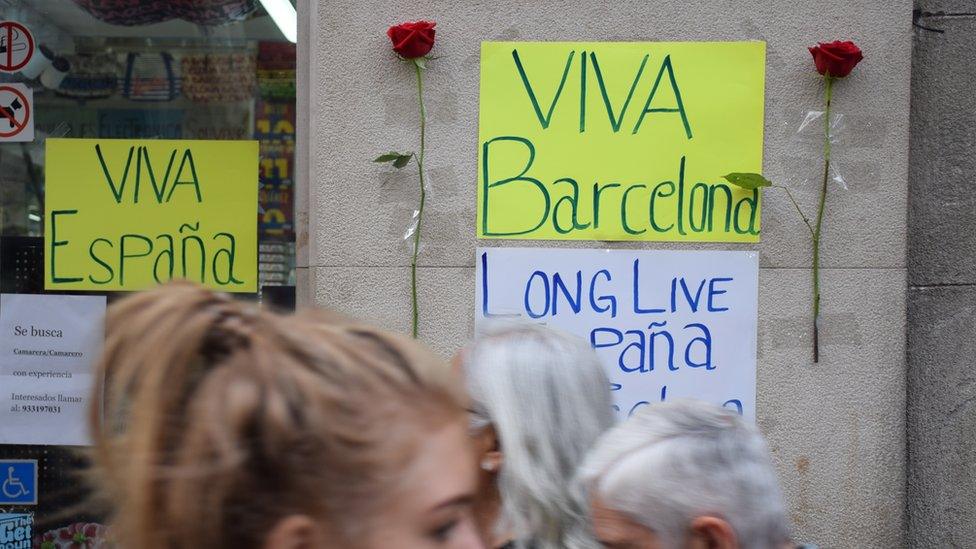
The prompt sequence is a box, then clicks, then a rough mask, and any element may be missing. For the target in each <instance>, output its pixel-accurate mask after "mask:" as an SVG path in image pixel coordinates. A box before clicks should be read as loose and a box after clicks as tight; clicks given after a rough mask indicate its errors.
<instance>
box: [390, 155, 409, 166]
mask: <svg viewBox="0 0 976 549" xmlns="http://www.w3.org/2000/svg"><path fill="white" fill-rule="evenodd" d="M411 158H413V155H412V154H401V155H400V156H399V157H398V158H397V159H396V160H394V161H393V167H394V168H396V169H400V168H402V167H404V166H406V165H407V164H409V163H410V159H411Z"/></svg>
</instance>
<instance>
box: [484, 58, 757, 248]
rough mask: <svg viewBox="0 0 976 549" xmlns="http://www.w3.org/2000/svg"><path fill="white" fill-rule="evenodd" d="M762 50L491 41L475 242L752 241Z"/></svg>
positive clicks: (754, 237) (486, 67) (486, 64)
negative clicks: (738, 178) (748, 186)
mask: <svg viewBox="0 0 976 549" xmlns="http://www.w3.org/2000/svg"><path fill="white" fill-rule="evenodd" d="M765 53H766V46H765V43H763V42H675V43H665V42H646V43H638V42H634V43H601V42H572V43H569V42H548V43H544V42H485V43H483V44H482V50H481V109H480V126H479V144H480V146H479V150H478V180H479V184H478V236H479V237H482V238H518V239H560V240H564V239H577V240H583V239H587V240H682V241H724V242H755V241H757V240H758V239H759V227H760V216H759V212H760V200H759V191H758V190H756V191H745V190H742V189H739V188H737V187H734V186H732V185H730V184H728V183H726V182H725V181H724V180H723V179H722V175H724V174H727V173H729V172H761V171H762V144H763V95H764V75H765Z"/></svg>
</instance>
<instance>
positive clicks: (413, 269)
mask: <svg viewBox="0 0 976 549" xmlns="http://www.w3.org/2000/svg"><path fill="white" fill-rule="evenodd" d="M413 66H414V69H416V71H417V98H418V100H419V104H420V154H419V155H417V169H418V170H419V172H420V207H419V208H418V209H417V229H416V230H415V231H414V233H413V260H412V261H411V263H410V291H411V294H412V296H413V337H414V339H417V328H418V323H419V312H418V310H417V255H418V254H419V253H420V227H421V225H422V224H423V221H424V203H425V202H426V201H427V188H426V186H425V185H424V146H425V137H426V135H425V132H426V118H427V112H426V110H425V109H424V76H423V69H421V67H420V63H418V62H417V60H416V59H415V60H414V61H413Z"/></svg>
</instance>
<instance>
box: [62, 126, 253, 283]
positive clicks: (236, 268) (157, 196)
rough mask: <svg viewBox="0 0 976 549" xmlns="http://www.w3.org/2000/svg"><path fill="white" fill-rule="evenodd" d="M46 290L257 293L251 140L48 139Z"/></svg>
mask: <svg viewBox="0 0 976 549" xmlns="http://www.w3.org/2000/svg"><path fill="white" fill-rule="evenodd" d="M45 164H46V165H47V172H46V173H47V175H46V183H45V187H46V197H45V205H44V212H45V219H44V223H45V225H44V255H45V261H44V288H45V289H46V290H85V291H116V290H120V291H121V290H141V289H144V288H148V287H151V286H153V285H155V284H159V283H162V282H166V281H168V280H171V279H177V278H178V279H186V280H193V281H196V282H200V283H203V284H206V285H207V286H210V287H213V288H217V289H220V290H223V291H227V292H255V291H257V204H258V144H257V141H190V140H185V141H184V140H142V139H138V140H132V139H48V140H47V150H46V162H45Z"/></svg>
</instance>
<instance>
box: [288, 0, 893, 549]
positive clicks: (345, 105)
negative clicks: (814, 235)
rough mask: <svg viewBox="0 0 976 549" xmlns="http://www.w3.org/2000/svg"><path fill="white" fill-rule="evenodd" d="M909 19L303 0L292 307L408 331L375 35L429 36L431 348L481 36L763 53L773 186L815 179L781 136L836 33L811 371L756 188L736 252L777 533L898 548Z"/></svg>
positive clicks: (465, 183)
mask: <svg viewBox="0 0 976 549" xmlns="http://www.w3.org/2000/svg"><path fill="white" fill-rule="evenodd" d="M911 9H912V6H911V5H910V2H908V1H907V0H897V1H896V0H877V1H865V0H854V1H852V0H823V1H818V2H796V1H794V0H754V1H744V2H686V1H681V0H659V1H647V0H626V1H625V0H620V1H613V2H611V1H604V2H583V1H579V0H575V1H556V0H549V1H544V2H543V1H531V2H529V1H524V0H494V1H492V2H488V1H475V0H463V1H458V0H450V1H448V0H428V1H419V0H405V1H398V2H384V1H377V0H360V1H356V2H334V1H333V2H326V1H325V0H312V6H310V7H309V8H308V9H307V11H306V14H305V15H307V16H308V17H307V19H303V24H305V25H308V26H309V31H310V40H311V43H310V47H309V49H308V51H307V52H305V55H306V57H305V58H304V61H305V62H306V63H307V68H308V70H309V74H310V80H309V85H310V94H309V97H308V103H307V105H306V108H307V109H308V110H307V112H309V116H310V118H309V121H308V124H309V134H308V135H309V141H308V143H307V150H306V151H305V153H306V154H307V160H308V172H307V174H308V181H309V185H308V189H307V196H306V197H305V199H306V204H307V215H308V217H307V226H306V227H304V228H303V229H302V233H301V234H300V235H299V242H300V244H301V245H302V246H303V254H304V255H302V256H301V258H300V261H302V264H301V265H300V278H299V280H300V281H301V283H302V284H304V285H305V286H304V287H303V288H301V289H300V292H301V293H300V295H301V296H302V299H303V300H305V301H306V302H307V303H314V304H318V305H322V306H326V307H332V308H336V309H339V310H342V311H346V312H349V313H352V314H354V315H357V316H359V317H362V318H365V319H368V320H372V321H375V322H378V323H380V324H382V325H384V326H387V327H389V328H392V329H396V330H404V331H405V330H407V329H408V325H409V307H410V301H409V292H408V288H409V285H408V275H409V269H408V264H409V256H408V253H407V246H406V245H405V244H404V242H403V241H402V235H403V231H404V229H405V227H406V225H407V221H408V219H409V216H410V213H411V211H412V209H413V208H414V205H415V203H416V186H417V183H416V181H415V179H413V173H411V172H407V173H403V174H393V173H390V172H389V171H388V170H387V169H385V168H383V167H381V166H377V165H373V164H371V163H370V160H371V159H372V158H373V157H374V156H375V155H376V154H377V152H378V151H381V150H384V149H388V148H389V147H391V146H394V147H397V146H400V147H402V148H409V147H412V146H414V144H415V140H416V126H417V115H416V114H415V102H414V101H415V100H414V95H413V93H414V92H413V88H412V81H411V78H412V75H411V73H410V72H409V71H408V68H407V67H406V66H405V64H403V63H401V62H399V61H397V60H396V59H394V57H393V56H392V55H391V54H390V53H389V45H388V42H387V39H386V37H385V30H386V27H387V25H389V24H391V23H394V22H397V21H400V20H405V19H416V18H430V19H434V20H436V21H437V23H438V35H437V36H438V46H437V49H436V54H437V55H438V56H439V57H440V58H439V59H438V60H436V61H435V62H433V63H432V64H431V69H430V71H429V74H428V77H427V84H428V90H429V92H428V95H427V98H428V108H429V112H430V124H429V127H428V151H429V152H428V164H429V168H430V169H429V172H430V175H431V179H432V181H431V185H432V187H433V192H432V196H431V202H430V204H431V208H430V210H429V212H430V217H429V218H428V225H427V232H426V235H425V237H424V240H425V242H426V249H425V250H424V253H423V256H422V268H421V270H420V278H421V290H420V294H421V300H422V328H421V335H422V338H423V339H424V340H425V341H427V342H429V343H430V344H431V345H433V346H434V347H435V348H436V349H438V350H440V351H441V352H443V353H445V354H447V353H451V352H453V351H454V350H455V349H456V348H457V347H458V346H459V345H461V344H463V343H464V342H465V340H466V339H467V338H468V337H469V336H470V334H471V332H472V328H473V313H474V303H473V302H474V249H475V247H476V246H477V245H478V242H477V240H476V239H475V237H474V233H475V230H474V216H475V185H476V181H477V179H476V152H477V114H478V66H479V58H478V54H479V47H480V42H481V41H482V40H499V39H501V40H508V39H522V40H554V39H559V40H742V39H761V40H765V41H767V43H768V52H767V57H768V59H767V71H768V74H767V81H766V86H767V95H766V110H767V113H766V149H765V151H766V152H765V154H766V156H765V159H766V160H765V165H766V172H767V174H768V175H770V176H772V177H773V178H776V179H779V180H785V179H787V178H794V177H795V176H797V175H799V176H804V177H806V176H809V177H810V178H814V177H815V174H816V173H817V172H818V170H819V169H820V167H819V159H818V156H817V153H816V146H814V150H813V152H809V151H807V149H804V148H803V147H799V148H798V147H797V145H796V143H795V142H794V140H793V139H792V137H791V136H792V135H793V133H794V131H795V128H796V126H797V124H798V122H799V120H800V119H801V118H802V116H803V114H804V113H805V112H806V111H807V110H811V109H814V110H815V109H818V108H820V105H821V99H820V93H821V89H822V88H821V84H820V81H819V77H818V76H817V75H816V74H815V72H814V71H813V69H812V65H811V61H810V56H809V53H808V52H807V50H806V47H807V46H808V45H811V44H813V43H815V42H817V41H818V40H830V39H835V38H836V39H847V38H850V39H853V40H856V41H857V42H858V43H859V44H860V45H861V46H862V47H863V48H864V50H865V52H866V57H867V59H866V61H865V62H864V63H863V64H862V65H861V66H860V67H858V69H857V73H856V75H855V76H854V77H852V78H851V79H849V80H848V81H845V82H842V83H841V84H839V85H838V86H837V90H836V94H835V99H836V104H837V106H838V109H840V110H841V111H845V112H847V114H848V115H849V116H848V124H847V128H846V130H845V133H844V135H843V137H844V139H845V141H844V144H842V145H841V146H839V149H838V156H839V158H840V159H841V161H842V163H843V164H844V165H846V168H844V169H845V170H846V173H845V177H847V179H848V180H849V182H850V185H849V189H848V190H846V191H844V190H841V189H839V188H838V189H833V190H832V195H831V197H830V199H829V206H828V207H829V210H828V213H827V215H826V221H825V227H826V229H825V236H824V239H825V240H824V255H823V265H824V266H825V270H824V273H823V276H824V292H825V294H824V324H825V328H824V335H823V338H822V339H823V341H822V352H823V356H822V362H821V363H820V364H819V365H813V364H812V363H811V360H810V334H809V319H808V316H809V312H808V311H809V309H810V271H809V261H810V257H809V237H808V236H807V234H806V232H805V229H804V227H803V225H802V222H801V221H800V220H799V219H798V218H797V217H796V215H795V213H794V212H793V211H792V209H791V206H790V205H789V203H788V201H787V200H786V199H785V197H784V196H782V195H781V194H774V193H768V194H767V199H766V201H765V203H764V208H763V209H764V211H763V240H762V243H761V244H759V245H758V246H738V247H739V248H743V247H745V248H755V249H758V250H760V252H761V260H760V261H761V274H760V320H759V322H760V329H759V367H758V418H759V424H760V426H761V427H762V429H763V431H764V432H765V433H766V435H767V436H768V437H769V440H770V442H771V446H772V449H773V452H774V456H775V459H776V463H777V466H778V468H779V471H780V473H781V478H782V481H783V484H784V487H785V491H786V495H787V497H788V499H789V504H790V510H791V517H792V519H793V521H794V523H795V527H796V532H797V537H798V538H800V539H803V540H806V541H810V542H815V543H818V544H820V545H821V546H824V547H858V548H863V547H899V546H903V544H904V538H905V531H906V526H905V523H906V521H905V518H904V509H905V419H904V418H905V360H904V340H905V334H904V329H905V315H904V310H905V287H906V264H905V255H906V244H905V224H906V223H905V217H906V216H905V210H906V200H907V173H908V162H907V151H908V104H909V71H910V67H909V64H908V59H909V57H910V48H911ZM796 192H797V197H798V199H799V200H800V201H801V202H802V204H803V205H804V207H806V208H807V209H808V211H811V210H812V209H813V207H814V204H815V200H816V191H815V185H814V184H812V183H807V184H802V183H798V184H797V187H796ZM490 244H492V245H495V244H498V245H519V246H544V245H547V244H546V243H525V242H504V243H502V242H497V241H492V242H491V243H490ZM552 245H553V246H571V245H576V246H586V247H598V246H610V247H617V246H618V245H616V244H604V243H598V242H582V243H576V244H566V243H563V244H552ZM620 247H627V246H620ZM631 247H647V248H665V247H668V248H675V247H677V248H682V249H691V248H733V247H736V246H732V245H727V246H718V245H697V246H696V245H668V244H664V245H632V246H631Z"/></svg>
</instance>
